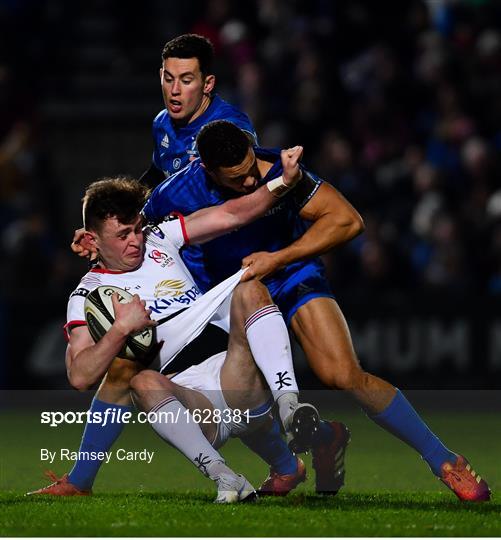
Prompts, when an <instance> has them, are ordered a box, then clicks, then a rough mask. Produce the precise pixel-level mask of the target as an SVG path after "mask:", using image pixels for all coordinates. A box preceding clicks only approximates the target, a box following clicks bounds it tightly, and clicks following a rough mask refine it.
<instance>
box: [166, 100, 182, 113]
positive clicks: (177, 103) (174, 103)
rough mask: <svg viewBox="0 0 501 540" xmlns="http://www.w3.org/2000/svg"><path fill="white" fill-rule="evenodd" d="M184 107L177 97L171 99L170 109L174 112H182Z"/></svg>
mask: <svg viewBox="0 0 501 540" xmlns="http://www.w3.org/2000/svg"><path fill="white" fill-rule="evenodd" d="M182 108H183V105H182V103H181V102H180V101H177V100H175V99H171V100H170V101H169V109H170V110H171V111H172V112H174V113H177V112H180V111H181V109H182Z"/></svg>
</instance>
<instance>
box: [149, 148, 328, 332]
mask: <svg viewBox="0 0 501 540" xmlns="http://www.w3.org/2000/svg"><path fill="white" fill-rule="evenodd" d="M254 150H255V153H256V156H257V157H258V158H260V159H263V160H266V161H269V162H272V163H273V165H272V167H271V169H270V171H269V172H268V174H267V175H266V176H265V177H264V178H263V179H262V180H261V183H265V182H267V181H268V180H271V179H272V178H275V177H277V176H280V175H281V174H282V172H283V169H282V163H281V159H280V152H279V151H277V150H266V149H263V148H258V147H256V148H255V149H254ZM308 174H309V175H310V176H311V177H312V179H313V180H314V187H313V188H312V189H311V191H310V192H309V193H308V195H306V196H305V197H304V198H303V199H302V200H297V198H296V197H295V196H294V191H292V192H291V193H289V194H288V195H286V196H285V197H283V198H282V199H280V200H279V202H278V204H277V205H276V206H275V207H273V208H272V209H271V210H269V211H268V212H267V214H266V215H265V216H264V217H262V218H260V219H258V220H256V221H255V222H253V223H251V224H249V225H246V226H245V227H242V228H241V229H239V230H237V231H234V232H232V233H229V234H226V235H224V236H222V237H220V238H217V239H215V240H212V241H210V242H207V243H206V244H203V245H202V246H189V247H186V248H184V249H183V252H182V256H183V260H184V261H185V263H186V265H187V266H188V268H189V269H190V271H191V273H192V275H193V277H194V278H195V280H196V282H197V285H198V286H199V287H200V288H201V290H203V291H206V290H208V289H210V288H211V287H213V286H214V285H215V284H216V283H220V282H221V281H223V280H224V279H226V278H227V277H228V276H230V275H231V274H233V273H234V272H236V271H237V270H238V269H239V268H240V267H241V264H242V259H243V258H244V257H245V256H247V255H249V254H250V253H253V252H255V251H270V252H272V251H278V250H280V249H282V248H284V247H286V246H288V245H290V244H291V243H292V242H294V241H295V240H296V239H297V238H299V237H300V236H302V235H303V234H304V232H305V231H306V230H307V228H308V226H309V223H308V222H306V221H305V220H303V219H301V218H300V217H299V211H300V210H301V208H302V207H303V206H304V205H305V204H306V203H307V202H308V201H309V200H310V199H311V197H313V195H314V194H315V193H316V191H317V190H318V188H319V187H320V184H321V182H322V181H321V180H320V179H319V178H318V177H317V176H316V175H313V174H312V173H308ZM236 196H239V194H238V193H235V192H231V191H229V190H225V189H224V188H219V187H218V186H217V185H216V184H215V183H214V182H213V181H212V180H211V178H210V176H209V175H207V174H206V172H205V170H204V169H203V167H202V166H201V163H200V160H199V159H197V160H195V161H193V162H192V163H190V165H189V166H188V167H186V168H185V169H183V170H182V171H180V172H179V173H177V174H175V175H174V176H172V177H171V178H170V179H169V180H168V181H165V182H163V183H162V184H160V185H159V186H157V188H156V189H155V190H154V191H153V193H152V195H151V197H150V199H149V200H148V201H147V203H146V205H145V207H144V208H143V213H144V214H145V216H146V218H147V219H148V220H150V221H152V222H158V221H159V220H161V219H163V216H165V215H167V214H169V213H171V212H173V211H176V212H180V213H181V214H185V215H187V214H191V213H192V212H195V211H196V210H199V209H201V208H206V207H208V206H213V205H219V204H222V203H224V202H225V201H226V200H228V199H229V198H232V197H236ZM264 282H265V284H266V285H267V287H268V289H269V290H270V293H271V295H272V297H273V299H274V300H275V302H277V304H278V305H279V306H280V308H281V310H282V312H283V314H284V317H285V319H286V320H287V321H290V318H291V316H292V315H293V313H294V311H295V310H296V309H297V308H298V306H299V305H301V304H302V303H304V301H303V300H301V298H303V299H304V298H306V297H308V298H311V297H312V295H313V296H315V295H317V296H332V294H331V293H330V288H329V286H328V284H327V281H326V280H325V276H324V267H323V264H322V262H321V261H320V259H319V258H318V257H317V258H313V259H309V260H307V261H298V262H295V263H292V264H290V265H288V266H287V267H285V268H284V269H283V270H281V271H279V272H277V273H276V274H274V275H273V276H272V277H270V278H268V279H266V280H265V281H264ZM291 283H293V287H291ZM292 289H293V290H292ZM279 292H282V293H283V297H282V298H280V295H279V294H278V293H279ZM317 293H321V294H317Z"/></svg>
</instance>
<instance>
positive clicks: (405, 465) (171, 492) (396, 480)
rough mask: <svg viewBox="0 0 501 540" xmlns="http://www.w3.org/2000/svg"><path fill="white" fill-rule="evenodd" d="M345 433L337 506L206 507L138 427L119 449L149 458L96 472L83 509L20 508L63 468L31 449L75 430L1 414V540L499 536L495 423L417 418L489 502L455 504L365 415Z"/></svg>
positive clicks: (252, 471)
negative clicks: (470, 469) (28, 539)
mask: <svg viewBox="0 0 501 540" xmlns="http://www.w3.org/2000/svg"><path fill="white" fill-rule="evenodd" d="M338 416H341V417H342V419H343V420H344V421H346V422H347V423H348V424H349V425H350V428H351V430H352V443H351V444H350V448H349V454H348V457H347V468H348V473H347V486H346V488H345V489H343V491H342V492H341V493H340V494H339V495H338V496H337V497H335V498H329V497H320V496H317V495H316V494H315V493H314V481H313V478H314V474H313V471H312V470H311V466H310V460H309V456H306V459H305V461H306V463H307V466H308V469H309V471H310V474H309V479H308V481H307V482H306V483H305V484H303V485H301V486H300V487H299V488H298V489H297V490H295V492H294V494H291V495H289V496H288V497H287V498H284V499H273V500H270V499H266V500H265V499H262V500H260V501H258V502H257V503H256V504H252V505H231V506H217V505H214V504H212V502H211V501H212V499H213V498H214V496H215V490H214V488H213V486H212V483H211V482H210V481H208V480H206V479H205V478H203V477H202V476H201V475H200V473H198V472H197V471H195V470H194V469H193V467H192V466H191V465H190V464H189V463H188V462H187V461H186V460H185V459H184V458H182V457H180V456H178V455H177V453H176V452H175V451H173V450H172V449H170V448H168V447H167V446H165V445H164V443H162V441H161V440H160V439H158V438H157V437H156V435H154V434H153V432H152V431H151V430H150V429H149V428H147V427H145V426H138V425H135V426H128V427H127V429H126V430H125V431H124V433H123V435H122V437H121V439H120V440H119V441H118V442H117V444H116V448H126V449H128V450H140V449H142V448H147V449H148V450H150V451H151V450H154V451H155V457H154V459H153V462H152V463H151V464H149V465H148V464H144V463H141V462H122V463H120V462H117V461H116V460H112V461H111V462H110V463H109V464H108V465H104V466H103V468H102V471H101V473H100V475H99V476H98V480H97V481H96V484H95V495H94V496H93V497H92V498H77V499H47V498H38V499H32V498H26V497H24V496H23V493H24V492H25V491H28V490H30V489H34V488H38V487H40V486H41V485H43V483H44V480H43V479H42V471H43V470H44V469H46V468H52V469H54V470H55V471H56V472H58V473H62V472H65V471H67V470H69V468H70V467H71V465H70V463H68V462H64V463H63V462H61V461H57V462H56V463H54V464H52V465H47V464H44V463H42V462H41V461H40V448H41V447H43V448H49V449H51V450H57V449H59V448H61V447H69V448H75V447H76V446H77V443H78V440H79V437H80V431H81V427H80V426H76V425H73V426H64V427H63V428H58V429H53V428H52V429H51V428H49V427H46V426H41V425H40V423H39V418H38V416H37V415H36V414H27V413H24V414H20V413H18V414H6V413H3V414H0V429H1V433H2V440H1V442H0V447H1V462H0V535H2V536H500V535H501V498H500V497H498V496H497V495H496V491H498V490H499V489H500V488H501V474H500V471H501V468H500V465H499V457H500V455H501V452H500V450H501V440H500V436H499V431H500V430H499V418H498V417H497V415H495V414H469V415H466V416H465V415H454V414H447V415H446V414H441V415H436V414H435V415H426V419H427V421H428V422H429V424H430V425H431V426H432V427H433V429H434V430H435V431H436V432H437V433H440V434H441V435H442V436H443V438H444V439H445V440H446V441H447V443H448V444H449V446H450V447H451V448H453V449H457V450H460V451H461V452H463V453H464V454H465V455H467V456H468V458H469V459H470V460H471V462H472V463H473V464H474V466H475V467H476V468H478V470H479V472H480V473H481V474H482V475H483V476H484V477H486V478H487V479H489V480H490V484H491V487H492V489H493V491H494V497H493V501H492V502H490V503H487V504H463V503H460V502H459V501H457V500H456V499H455V497H454V496H453V495H452V494H451V493H450V492H448V491H447V490H446V489H445V487H443V486H442V484H441V483H440V482H438V481H437V480H436V479H435V478H434V477H433V476H432V475H431V473H430V472H429V470H428V468H427V466H426V465H425V464H424V463H423V462H422V461H421V460H420V459H419V457H418V456H417V455H416V454H415V453H414V452H413V451H412V450H409V449H408V448H407V447H405V446H404V445H403V444H402V443H400V442H398V441H396V440H394V439H393V438H391V437H389V436H388V435H386V434H385V433H384V432H383V431H382V430H380V429H379V428H377V427H375V426H374V425H373V424H372V423H370V422H369V421H368V420H367V419H366V418H365V417H364V416H363V415H362V414H359V413H350V414H342V415H338ZM223 453H224V455H225V457H226V458H227V460H228V463H229V464H230V465H231V466H232V467H233V468H234V469H236V470H238V471H240V472H242V473H244V474H245V475H246V476H247V477H248V478H249V480H250V481H251V482H253V483H254V484H255V485H257V484H259V481H260V480H262V479H263V477H264V476H265V473H266V467H265V465H264V464H263V463H262V462H260V461H259V460H257V459H256V458H255V457H253V456H252V455H251V454H250V453H249V452H248V451H247V450H246V449H245V448H244V447H243V446H242V445H241V443H240V442H239V441H230V443H229V444H228V445H227V446H225V448H224V449H223Z"/></svg>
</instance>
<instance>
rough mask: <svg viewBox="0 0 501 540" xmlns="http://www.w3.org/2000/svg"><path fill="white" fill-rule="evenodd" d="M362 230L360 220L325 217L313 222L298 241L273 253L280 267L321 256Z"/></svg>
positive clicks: (362, 225) (362, 226)
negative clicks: (337, 219)
mask: <svg viewBox="0 0 501 540" xmlns="http://www.w3.org/2000/svg"><path fill="white" fill-rule="evenodd" d="M363 230H364V224H363V221H362V220H361V219H357V218H355V217H353V218H352V219H345V220H344V221H336V220H333V219H332V217H331V216H329V215H325V216H322V217H321V218H319V219H318V220H317V221H315V222H314V223H313V224H312V226H311V227H310V228H309V229H308V230H307V231H306V232H305V233H304V234H303V236H301V237H300V238H299V239H298V240H296V241H295V242H293V243H292V244H290V245H289V246H287V247H285V248H284V249H281V250H280V251H277V252H275V256H276V258H277V262H278V264H279V265H280V267H284V266H286V265H288V264H291V263H293V262H296V261H300V260H304V259H308V258H311V257H316V256H317V255H322V254H323V253H326V252H327V251H329V250H331V249H332V248H334V247H336V246H339V245H341V244H344V243H346V242H348V241H350V240H351V239H352V238H355V236H357V235H359V234H360V233H361V232H362V231H363Z"/></svg>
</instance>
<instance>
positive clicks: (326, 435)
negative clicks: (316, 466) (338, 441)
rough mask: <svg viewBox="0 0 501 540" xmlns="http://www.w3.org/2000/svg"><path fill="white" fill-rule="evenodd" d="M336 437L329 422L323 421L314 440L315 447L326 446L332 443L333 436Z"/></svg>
mask: <svg viewBox="0 0 501 540" xmlns="http://www.w3.org/2000/svg"><path fill="white" fill-rule="evenodd" d="M333 435H334V430H333V429H332V427H331V425H330V424H329V422H326V421H325V420H321V421H320V424H319V426H318V431H317V432H316V433H315V436H314V439H313V445H314V446H317V445H319V444H324V443H328V442H331V441H332V436H333Z"/></svg>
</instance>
